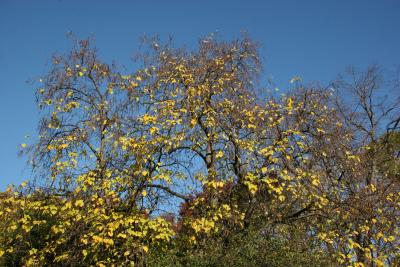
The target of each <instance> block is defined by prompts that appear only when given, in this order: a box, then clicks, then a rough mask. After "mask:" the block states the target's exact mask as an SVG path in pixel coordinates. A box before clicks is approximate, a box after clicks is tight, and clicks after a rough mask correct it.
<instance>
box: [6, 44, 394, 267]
mask: <svg viewBox="0 0 400 267" xmlns="http://www.w3.org/2000/svg"><path fill="white" fill-rule="evenodd" d="M146 44H147V46H146V47H147V48H146V49H145V50H144V51H142V52H141V54H140V55H141V56H140V57H139V61H138V62H140V66H139V65H138V66H139V67H137V70H136V71H135V72H128V73H123V72H122V71H120V70H119V69H118V67H117V66H116V65H110V64H107V63H105V62H102V61H101V60H100V59H99V57H98V53H97V50H96V48H95V47H94V43H93V40H92V39H87V40H82V41H75V45H74V46H73V48H72V50H71V52H70V53H69V54H66V55H56V56H54V57H53V65H52V67H51V69H50V70H49V72H48V74H47V75H46V76H45V77H43V78H42V79H41V84H40V87H39V88H38V89H37V92H36V96H37V101H38V104H39V107H40V109H41V114H42V119H41V121H40V123H39V135H38V138H37V139H35V141H32V142H31V143H29V144H22V145H21V150H22V152H23V153H25V154H26V155H27V156H28V157H29V162H30V164H31V165H32V168H33V170H34V172H35V177H34V179H32V180H31V181H30V182H29V183H23V184H22V185H20V186H18V187H15V186H14V187H9V188H8V189H7V190H6V191H5V192H2V193H1V195H0V265H1V266H349V265H350V266H385V265H391V266H396V265H397V264H400V251H399V247H400V244H399V242H400V236H399V230H400V229H399V227H400V225H399V220H398V218H399V216H400V190H399V189H400V180H399V179H400V166H399V150H400V133H399V120H400V118H399V95H398V92H399V91H400V90H398V89H399V87H398V85H399V83H396V82H393V83H391V84H390V86H391V85H393V86H394V87H393V88H392V90H391V91H390V94H391V97H390V99H389V101H387V100H386V99H384V97H383V96H384V92H382V91H383V88H384V86H387V84H388V83H384V80H383V74H382V73H381V72H380V70H379V68H377V67H376V66H372V67H370V68H368V69H367V70H366V71H364V72H357V71H356V70H354V69H349V70H348V72H346V75H344V76H341V77H339V78H338V80H337V82H335V83H333V84H332V85H331V86H330V87H329V88H328V89H326V88H322V87H320V86H304V85H303V84H302V83H301V80H300V78H299V77H295V78H293V79H292V81H291V82H292V84H293V88H291V89H290V90H286V91H285V94H278V93H277V92H275V91H274V92H269V91H268V90H266V89H265V90H264V89H262V88H260V87H259V86H258V84H259V83H258V78H259V76H260V73H261V72H260V69H261V63H260V60H259V55H258V50H257V45H255V44H254V43H253V42H252V41H251V40H250V39H248V38H246V37H245V38H241V39H238V40H234V41H231V42H222V41H219V40H218V39H217V38H215V37H207V38H204V39H201V40H200V42H199V45H198V49H197V50H195V51H187V50H184V49H176V48H174V47H173V46H172V45H171V44H170V43H167V44H162V43H161V42H159V41H158V40H157V39H150V40H147V41H146Z"/></svg>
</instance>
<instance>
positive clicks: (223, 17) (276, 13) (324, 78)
mask: <svg viewBox="0 0 400 267" xmlns="http://www.w3.org/2000/svg"><path fill="white" fill-rule="evenodd" d="M399 14H400V1H399V0H392V1H390V0H376V1H372V0H363V1H361V0H359V1H356V0H352V1H348V0H335V1H333V0H331V1H321V0H315V1H311V0H304V1H296V0H292V1H285V0H280V1H278V0H276V1H262V0H259V1H250V0H247V1H234V0H226V1H222V0H221V1H217V0H214V1H211V0H202V1H183V0H181V1H161V0H159V1H143V0H142V1H119V0H115V1H111V0H109V1H100V0H96V1H94V0H93V1H89V0H86V1H84V0H80V1H78V0H76V1H72V0H70V1H66V0H64V1H62V0H59V1H56V0H53V1H50V0H47V1H45V0H37V1H33V0H32V1H28V0H26V1H19V0H1V1H0V36H1V37H0V119H1V123H0V140H1V141H0V142H1V143H0V144H1V147H0V190H3V189H4V188H5V187H6V185H7V184H9V183H15V184H18V183H20V182H21V181H23V180H25V179H26V178H28V177H29V175H30V172H29V170H28V169H27V168H26V165H25V161H26V159H25V158H20V157H18V156H17V152H18V149H19V145H20V144H21V143H24V142H26V141H25V139H24V136H25V135H27V134H29V135H31V136H35V135H36V124H37V122H38V120H39V114H38V110H37V108H36V104H35V99H34V89H35V88H34V87H33V86H32V85H30V84H28V83H26V81H27V80H29V79H39V77H40V75H42V74H44V72H45V71H46V69H47V68H46V63H48V61H49V59H50V56H51V55H52V54H53V53H54V52H66V51H68V49H69V47H70V42H69V41H68V40H67V38H66V33H67V32H69V31H73V32H74V33H75V34H76V35H77V36H78V37H79V38H84V37H87V36H88V35H89V34H94V36H95V37H96V40H97V47H98V48H99V50H100V55H101V56H103V59H105V60H115V61H116V62H118V63H119V64H122V65H125V66H128V67H129V66H132V63H131V61H130V56H131V55H132V54H133V53H134V52H135V50H136V49H137V47H138V43H139V38H140V37H141V36H142V35H143V34H147V35H154V34H159V35H160V36H161V37H167V36H168V35H172V36H174V38H175V43H176V44H177V45H186V46H187V47H194V46H195V45H196V43H197V40H198V38H199V37H202V36H205V35H207V34H209V33H211V32H216V31H218V32H219V34H220V37H221V38H222V39H231V38H234V37H238V36H239V35H240V33H241V31H246V32H247V33H249V34H250V36H251V37H252V38H253V39H254V40H256V41H257V42H259V43H260V44H261V45H262V47H261V54H262V56H263V59H264V66H265V73H264V75H265V76H264V77H266V76H267V75H272V76H273V77H274V81H275V82H276V83H277V85H278V86H279V87H282V88H284V87H285V86H288V84H289V83H288V81H289V80H290V79H291V77H293V76H294V75H300V76H301V77H302V78H303V81H305V82H311V81H317V80H318V81H321V82H323V83H327V82H329V81H331V80H333V79H334V78H335V77H336V75H337V74H338V73H339V72H341V71H342V70H344V68H345V67H346V66H348V65H354V66H356V67H359V68H364V67H366V66H367V65H369V64H372V63H377V64H380V65H382V66H383V67H384V68H385V69H394V68H395V67H398V66H399V65H400V50H399V48H400V31H399V29H400V15H399Z"/></svg>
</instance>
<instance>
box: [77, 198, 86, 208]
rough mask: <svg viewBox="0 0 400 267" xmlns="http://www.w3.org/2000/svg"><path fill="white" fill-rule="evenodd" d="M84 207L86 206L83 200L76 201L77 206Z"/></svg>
mask: <svg viewBox="0 0 400 267" xmlns="http://www.w3.org/2000/svg"><path fill="white" fill-rule="evenodd" d="M83 205H84V202H83V200H82V199H79V200H77V201H75V206H77V207H80V208H82V207H83Z"/></svg>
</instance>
